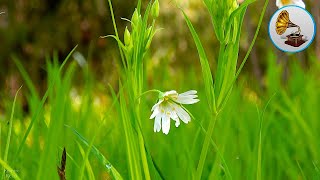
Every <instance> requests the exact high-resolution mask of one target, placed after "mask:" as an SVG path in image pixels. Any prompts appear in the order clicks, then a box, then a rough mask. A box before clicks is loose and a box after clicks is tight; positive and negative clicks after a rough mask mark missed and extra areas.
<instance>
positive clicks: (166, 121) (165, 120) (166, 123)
mask: <svg viewBox="0 0 320 180" xmlns="http://www.w3.org/2000/svg"><path fill="white" fill-rule="evenodd" d="M169 130H170V116H168V115H163V116H162V132H163V133H164V134H168V133H169Z"/></svg>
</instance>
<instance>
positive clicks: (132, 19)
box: [131, 9, 139, 24]
mask: <svg viewBox="0 0 320 180" xmlns="http://www.w3.org/2000/svg"><path fill="white" fill-rule="evenodd" d="M138 21H139V15H138V10H137V9H135V10H134V12H133V15H132V18H131V23H132V24H137V23H138Z"/></svg>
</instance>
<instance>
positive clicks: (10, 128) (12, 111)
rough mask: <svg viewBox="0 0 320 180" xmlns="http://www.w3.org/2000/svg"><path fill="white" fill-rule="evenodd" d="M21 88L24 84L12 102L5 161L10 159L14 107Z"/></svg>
mask: <svg viewBox="0 0 320 180" xmlns="http://www.w3.org/2000/svg"><path fill="white" fill-rule="evenodd" d="M21 88H22V86H21V87H20V88H19V89H18V90H17V92H16V95H15V96H14V100H13V104H12V110H11V115H10V120H9V131H8V135H7V143H6V147H5V151H4V157H3V161H4V162H7V160H8V153H9V148H10V140H11V132H12V125H13V115H14V109H15V106H16V100H17V96H18V93H19V91H20V89H21ZM4 176H5V170H4V171H3V174H2V178H4Z"/></svg>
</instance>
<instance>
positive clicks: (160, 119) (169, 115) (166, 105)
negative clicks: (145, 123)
mask: <svg viewBox="0 0 320 180" xmlns="http://www.w3.org/2000/svg"><path fill="white" fill-rule="evenodd" d="M197 97H198V95H197V91H195V90H190V91H187V92H185V93H182V94H178V93H177V92H176V91H174V90H172V91H167V92H165V93H160V94H159V101H158V102H157V104H155V105H154V106H153V107H152V109H151V111H153V113H152V114H151V116H150V119H153V118H155V121H154V128H153V130H154V132H160V130H161V127H162V132H163V133H164V134H168V133H169V130H170V119H173V120H174V121H175V122H176V123H175V125H176V127H178V126H179V125H180V120H181V121H183V122H184V123H186V124H187V123H188V122H190V121H191V118H190V115H189V114H188V113H187V112H186V110H184V108H183V107H182V105H181V104H194V103H197V102H199V99H196V98H197Z"/></svg>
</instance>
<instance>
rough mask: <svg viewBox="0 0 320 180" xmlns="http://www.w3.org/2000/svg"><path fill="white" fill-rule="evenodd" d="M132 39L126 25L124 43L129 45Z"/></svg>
mask: <svg viewBox="0 0 320 180" xmlns="http://www.w3.org/2000/svg"><path fill="white" fill-rule="evenodd" d="M130 41H131V35H130V32H129V30H128V28H127V27H126V29H125V30H124V44H125V45H126V46H129V45H130Z"/></svg>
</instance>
